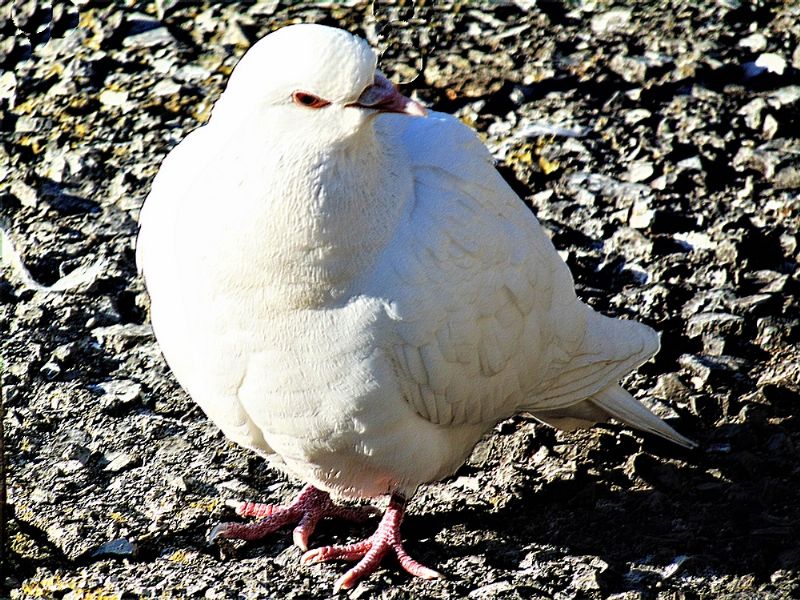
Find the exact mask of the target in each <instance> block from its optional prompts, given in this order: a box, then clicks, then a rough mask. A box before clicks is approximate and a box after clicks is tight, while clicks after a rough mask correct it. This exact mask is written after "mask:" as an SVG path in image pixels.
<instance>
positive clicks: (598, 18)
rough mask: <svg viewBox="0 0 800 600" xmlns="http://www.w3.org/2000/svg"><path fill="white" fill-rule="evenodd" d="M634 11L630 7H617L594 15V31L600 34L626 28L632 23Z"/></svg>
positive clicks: (592, 25) (592, 24) (592, 23)
mask: <svg viewBox="0 0 800 600" xmlns="http://www.w3.org/2000/svg"><path fill="white" fill-rule="evenodd" d="M632 14H633V12H632V11H631V9H629V8H617V9H613V10H609V11H606V12H603V13H600V14H598V15H595V16H593V17H592V22H591V27H592V31H593V32H595V33H596V34H598V35H603V34H607V33H613V32H617V31H620V30H622V29H625V28H626V27H628V23H630V20H631V16H632Z"/></svg>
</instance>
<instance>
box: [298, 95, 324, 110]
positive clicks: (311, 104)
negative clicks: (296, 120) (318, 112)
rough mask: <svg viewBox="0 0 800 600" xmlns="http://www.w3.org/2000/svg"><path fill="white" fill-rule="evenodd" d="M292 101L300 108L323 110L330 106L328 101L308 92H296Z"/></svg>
mask: <svg viewBox="0 0 800 600" xmlns="http://www.w3.org/2000/svg"><path fill="white" fill-rule="evenodd" d="M292 100H293V101H294V103H295V104H297V105H298V106H305V107H306V108H322V107H323V106H328V104H330V102H328V101H327V100H323V99H322V98H320V97H319V96H315V95H314V94H309V93H308V92H295V93H294V94H292Z"/></svg>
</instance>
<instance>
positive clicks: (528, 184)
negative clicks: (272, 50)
mask: <svg viewBox="0 0 800 600" xmlns="http://www.w3.org/2000/svg"><path fill="white" fill-rule="evenodd" d="M12 4H13V6H12ZM46 4H48V5H49V3H48V2H39V7H38V8H37V7H36V3H35V2H32V1H30V0H28V1H25V0H22V1H20V0H17V1H16V2H13V3H12V2H10V1H8V0H7V1H6V2H4V3H0V28H1V29H0V134H1V135H2V137H1V138H0V227H1V228H2V258H3V271H2V280H0V324H2V329H0V331H2V336H0V347H1V348H2V357H3V372H2V377H3V394H4V401H5V410H6V414H5V418H4V425H5V435H6V446H7V454H8V456H7V463H8V468H9V474H8V479H9V503H10V507H9V509H10V511H9V512H10V513H11V515H10V519H9V524H8V528H9V536H8V537H9V539H8V546H9V556H8V564H7V565H6V567H7V568H6V569H4V570H3V573H2V577H0V579H2V581H0V596H4V595H10V596H11V597H12V598H93V599H100V598H102V599H110V598H123V597H124V598H133V597H156V596H159V597H164V598H178V597H206V598H306V597H308V598H318V597H326V596H328V595H329V594H330V590H331V586H332V583H333V581H334V580H335V578H336V577H337V576H338V575H340V574H341V573H342V572H343V570H344V569H345V567H344V566H343V565H341V564H328V565H319V566H313V567H301V566H299V564H298V558H299V555H300V552H299V551H298V550H297V549H296V548H294V547H292V546H291V545H290V535H289V534H288V532H287V533H285V534H281V535H275V536H272V537H270V538H268V539H267V540H266V541H265V542H263V543H258V544H240V543H236V544H228V545H225V546H224V547H219V546H216V545H211V544H209V543H208V542H207V541H206V535H207V533H208V531H209V530H210V528H211V527H212V526H213V525H214V524H216V523H217V522H219V521H220V520H225V519H229V518H231V514H232V512H231V509H230V508H229V507H228V506H227V505H226V501H227V500H230V499H245V498H249V499H260V500H264V501H281V500H284V499H287V498H289V497H290V496H291V495H292V494H294V493H295V492H296V491H297V489H298V488H299V485H298V482H295V481H289V480H287V479H285V478H284V477H283V476H281V475H277V474H275V473H272V472H270V471H269V470H268V469H267V468H266V467H265V466H264V464H263V463H262V462H261V461H260V460H258V459H257V458H256V457H255V456H253V455H252V454H250V453H248V452H246V451H243V450H241V449H239V448H237V447H234V446H233V445H232V444H230V443H228V442H227V441H226V440H225V439H223V438H222V437H221V435H220V434H219V432H218V431H217V430H216V428H215V427H214V426H212V425H211V424H210V423H209V422H208V421H207V420H206V419H205V418H204V416H203V415H202V413H201V412H200V411H199V409H197V408H195V407H194V405H193V403H192V402H191V401H190V400H189V399H188V398H187V397H186V395H185V394H184V393H183V392H182V391H181V390H180V388H179V387H178V385H177V384H176V383H175V381H174V380H173V378H172V376H171V375H170V373H169V371H168V369H167V367H166V365H165V363H164V361H163V359H162V357H161V355H160V353H159V351H158V348H157V346H156V345H155V342H154V339H153V337H152V334H151V331H150V329H149V326H148V325H147V297H146V295H145V293H144V289H143V285H142V281H141V279H139V278H137V275H136V271H135V265H134V258H133V247H134V246H133V243H134V236H135V233H136V222H137V217H138V211H139V208H140V206H141V203H142V201H143V199H144V197H145V195H146V194H147V191H148V189H149V185H150V181H151V179H152V177H153V176H154V175H155V173H156V171H157V169H158V165H159V163H160V161H161V160H162V159H163V157H164V155H165V154H166V153H167V152H168V150H169V149H170V148H172V147H173V146H174V145H175V144H176V143H177V142H178V141H179V140H181V139H182V138H183V137H184V136H185V135H186V133H187V132H188V131H190V130H191V129H193V128H195V127H197V126H198V125H199V124H201V123H202V122H203V121H204V120H205V119H206V118H207V117H208V114H209V110H210V108H211V106H212V105H213V103H214V101H215V99H216V98H217V97H218V95H219V93H220V92H221V90H222V88H223V85H224V82H225V81H226V79H227V76H228V75H229V74H230V71H231V68H232V67H233V65H234V64H235V63H236V61H237V59H238V58H239V57H240V56H241V55H242V54H243V53H244V51H245V50H246V49H247V48H248V47H249V46H250V45H251V44H252V43H253V42H254V41H255V40H257V39H258V38H259V37H261V36H262V35H264V34H266V33H268V32H269V31H271V30H272V29H275V28H277V27H279V26H281V25H284V24H288V23H293V22H300V21H309V22H323V23H326V24H334V25H340V26H343V27H345V28H347V29H349V30H350V31H353V32H355V33H358V34H360V35H363V36H365V37H367V38H368V39H369V40H370V41H371V42H372V43H373V44H375V45H377V46H378V47H380V48H381V49H383V50H384V51H385V53H384V60H383V63H382V64H383V66H384V68H385V70H386V71H387V72H388V73H389V74H390V75H392V76H393V77H394V79H395V80H397V81H403V82H407V84H408V85H406V86H405V88H404V89H405V90H406V91H407V92H408V91H411V90H413V91H414V92H415V93H416V94H417V95H418V97H419V98H420V99H422V100H423V101H425V102H426V103H427V104H428V105H430V106H431V107H433V108H435V109H438V110H444V111H448V112H456V113H457V114H458V115H459V116H460V117H461V118H462V119H463V120H464V121H465V122H467V123H469V124H471V125H473V126H474V127H475V128H476V129H477V130H478V131H480V132H481V135H482V136H483V138H484V139H485V141H486V143H487V144H488V145H489V146H490V147H491V149H492V151H493V152H494V154H495V156H496V157H497V162H498V168H499V169H500V170H501V172H502V174H503V176H504V177H506V179H507V180H508V181H509V182H510V183H511V185H512V186H513V187H514V188H515V189H516V190H517V191H518V192H519V194H520V195H521V197H522V198H524V199H525V201H526V202H528V203H529V204H530V205H531V207H532V209H533V210H534V211H535V212H536V214H537V215H538V216H539V218H540V220H541V221H542V223H543V225H544V226H545V227H546V228H547V230H548V232H549V233H551V234H552V237H553V238H554V240H555V242H556V245H557V246H558V247H559V249H560V250H561V251H562V255H563V256H564V257H565V259H566V260H567V262H568V263H569V265H570V267H571V268H572V271H573V273H574V275H575V279H576V282H577V287H578V293H579V295H580V296H581V297H583V298H584V299H586V300H587V301H588V302H589V303H590V304H592V305H593V306H595V307H596V308H598V309H599V310H602V311H603V312H606V313H609V314H616V315H624V316H629V317H632V318H636V319H639V320H641V321H643V322H645V323H648V324H649V325H651V326H653V327H654V328H656V329H658V330H660V331H661V332H662V336H663V337H662V342H663V348H662V350H661V352H660V353H659V354H658V356H657V357H656V358H655V359H654V360H653V361H651V362H650V363H648V364H646V365H644V366H643V367H642V368H640V369H639V371H638V372H637V373H636V374H634V375H632V376H630V377H629V378H628V380H627V382H626V384H627V386H628V388H629V389H631V390H633V391H635V393H636V394H637V396H639V397H641V398H643V399H644V400H645V402H647V403H648V404H649V405H650V406H652V407H653V409H654V410H655V411H656V412H658V413H659V414H660V415H662V416H664V417H665V418H668V420H669V421H670V422H671V423H672V424H673V425H674V426H675V427H676V428H678V429H679V430H680V431H681V432H683V433H685V434H687V435H691V436H693V437H694V438H695V439H697V440H698V441H699V442H700V443H701V449H700V450H698V451H696V452H685V451H682V450H680V449H676V448H673V447H671V446H670V445H668V444H667V443H665V442H660V441H659V440H656V439H651V438H644V437H642V436H641V435H639V434H635V433H631V432H630V431H626V430H623V429H621V428H619V427H617V426H613V425H606V426H602V427H597V428H595V429H593V430H589V431H583V432H579V433H575V434H563V433H559V432H555V431H553V430H551V429H548V428H546V427H544V426H541V425H538V424H537V423H535V422H534V421H532V420H531V419H529V418H525V417H518V418H515V419H513V420H511V421H508V422H504V423H501V424H500V425H498V427H497V428H496V431H495V432H494V433H493V434H492V435H491V436H488V437H487V438H486V439H485V440H484V441H483V442H481V444H479V446H478V447H477V448H476V450H475V452H474V453H473V455H472V457H471V458H470V460H469V462H468V464H467V465H465V466H464V467H463V468H462V469H461V470H460V471H459V472H458V473H457V474H456V475H455V476H454V477H453V478H451V479H450V480H448V481H445V482H442V483H436V484H433V485H430V486H427V487H425V488H424V489H422V490H421V492H420V493H419V494H418V496H417V497H416V498H415V499H414V501H413V502H412V503H411V508H410V514H409V517H408V518H407V520H406V524H405V526H404V533H405V537H406V539H407V541H408V543H407V548H408V549H409V551H410V552H411V553H412V554H413V555H415V556H416V557H417V558H419V559H420V560H422V561H424V562H426V563H427V564H430V566H432V567H434V568H436V569H439V570H441V571H444V572H445V573H447V574H448V578H447V579H446V580H443V581H433V582H423V581H419V580H411V579H410V578H409V577H407V576H406V575H404V574H402V573H401V572H400V571H399V570H398V569H397V568H396V567H395V566H394V565H393V564H392V563H391V562H390V563H388V564H387V565H386V566H385V568H384V569H382V570H380V571H379V572H378V573H377V574H376V575H374V576H373V577H371V578H369V579H368V580H366V581H365V582H363V583H361V584H360V585H359V586H358V587H357V588H356V589H355V590H353V591H351V592H349V593H348V595H349V597H351V598H367V597H384V598H412V597H426V598H453V597H469V598H477V599H482V598H577V597H579V598H610V597H613V598H617V599H620V600H621V599H625V600H634V599H640V598H641V599H647V598H664V599H666V598H756V597H757V598H788V597H800V572H799V570H798V566H799V565H800V546H798V539H800V530H799V529H800V527H799V526H798V523H800V478H799V477H798V475H800V456H799V454H800V423H798V419H797V417H796V416H795V411H796V409H795V407H796V405H797V403H798V401H800V351H798V339H799V338H800V302H799V301H798V295H797V292H798V289H800V269H799V268H798V260H797V252H798V250H797V246H798V221H799V220H800V140H799V139H798V136H797V132H798V131H800V85H798V81H800V78H799V77H798V73H800V4H798V3H796V2H792V1H778V0H774V1H766V0H765V1H757V0H750V1H748V0H717V1H712V0H705V1H701V2H689V1H685V2H682V1H680V0H672V1H669V0H646V1H641V2H636V3H634V2H630V3H624V2H620V3H616V4H614V3H612V2H607V1H602V0H597V1H588V0H587V1H584V2H580V1H569V2H566V1H565V2H560V1H557V0H539V1H538V2H536V1H535V0H528V1H522V0H520V1H518V2H507V3H493V4H491V5H489V4H485V5H479V4H477V3H466V2H464V3H460V4H456V5H453V6H448V8H447V9H446V10H445V9H441V10H440V11H431V10H430V9H425V10H423V9H414V8H413V7H410V6H406V7H405V8H403V7H401V8H396V7H389V6H388V4H389V3H387V2H380V3H378V2H376V3H375V5H376V7H373V6H371V5H369V4H367V3H359V2H346V3H341V4H337V3H330V2H318V3H311V2H306V3H302V4H301V3H293V4H291V5H287V3H279V2H275V1H261V2H209V1H207V0H206V1H204V2H176V1H174V0H173V1H169V0H162V1H155V2H141V1H138V0H126V1H125V2H114V3H111V2H99V1H95V0H80V1H75V2H73V3H67V2H54V3H53V6H52V9H50V8H49V7H47V6H45V5H46ZM406 4H408V3H406ZM370 527H371V525H364V526H355V525H344V524H341V523H336V524H335V525H334V524H328V525H324V526H323V527H322V528H321V531H320V533H319V535H318V536H317V537H316V538H315V542H316V543H319V544H321V543H331V542H341V541H348V540H353V539H355V538H356V537H357V536H363V535H365V534H367V533H368V532H369V530H370Z"/></svg>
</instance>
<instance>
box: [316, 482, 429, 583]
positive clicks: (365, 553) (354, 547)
mask: <svg viewBox="0 0 800 600" xmlns="http://www.w3.org/2000/svg"><path fill="white" fill-rule="evenodd" d="M405 510H406V500H405V498H403V497H401V496H398V495H396V494H395V495H393V496H392V498H391V500H390V501H389V507H388V508H387V509H386V513H384V515H383V519H381V522H380V524H379V525H378V529H377V530H376V531H375V533H373V534H372V535H371V536H370V537H369V538H367V539H366V540H363V541H361V542H356V543H355V544H348V545H346V546H323V547H322V548H314V549H313V550H309V551H308V552H306V553H305V554H304V555H303V557H302V558H301V559H300V562H302V563H303V564H312V563H318V562H323V561H327V560H335V559H337V558H340V559H343V560H358V561H359V562H358V564H357V565H356V566H355V567H353V568H352V569H350V570H349V571H348V572H347V573H345V574H344V575H342V577H340V578H339V579H338V580H337V581H336V583H335V584H334V586H333V592H334V594H335V593H337V592H338V591H339V590H340V589H349V588H351V587H353V586H354V585H355V584H356V583H357V582H358V580H359V579H361V578H362V577H366V576H367V575H369V574H370V573H372V572H373V571H375V569H377V568H378V565H379V564H380V563H381V561H382V560H383V558H384V556H386V555H387V554H388V553H389V552H390V551H392V552H394V554H395V556H397V560H398V562H399V563H400V566H401V567H403V569H405V571H406V572H407V573H409V574H411V575H414V576H415V577H421V578H422V579H435V578H437V577H442V575H441V573H438V572H436V571H434V570H433V569H429V568H428V567H426V566H425V565H423V564H420V563H418V562H417V561H416V560H414V559H413V558H411V557H410V556H409V555H408V554H407V553H406V551H405V549H404V548H403V542H402V540H401V539H400V524H401V523H402V522H403V515H404V514H405Z"/></svg>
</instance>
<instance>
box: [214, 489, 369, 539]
mask: <svg viewBox="0 0 800 600" xmlns="http://www.w3.org/2000/svg"><path fill="white" fill-rule="evenodd" d="M236 513H237V514H239V515H241V516H242V517H257V518H260V519H261V520H260V521H258V522H257V523H250V524H247V523H220V524H219V525H217V526H216V527H214V529H213V530H212V531H211V535H210V536H209V538H210V539H211V541H212V542H213V541H214V540H215V539H217V538H220V537H222V538H228V539H237V540H248V541H253V540H260V539H261V538H263V537H264V536H266V535H269V534H270V533H273V532H275V531H277V530H278V529H280V528H282V527H285V526H286V525H290V524H292V523H297V527H295V528H294V533H293V535H292V539H293V540H294V543H295V545H296V546H298V547H299V548H300V549H301V550H308V538H309V537H311V534H312V533H314V529H315V528H316V526H317V523H319V521H320V519H323V518H325V517H338V518H340V519H345V520H348V521H357V522H362V521H365V520H366V519H368V518H369V517H370V516H372V515H373V514H375V509H374V508H373V507H371V506H363V507H353V508H351V507H346V506H337V505H336V504H334V503H333V501H332V500H331V497H330V496H329V495H328V492H323V491H322V490H318V489H317V488H315V487H314V486H312V485H307V486H306V487H304V488H303V490H302V491H301V492H300V494H298V496H297V498H295V499H294V500H293V501H292V503H291V504H289V505H288V506H280V505H276V504H258V503H255V502H243V503H242V504H240V505H239V506H237V507H236Z"/></svg>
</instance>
